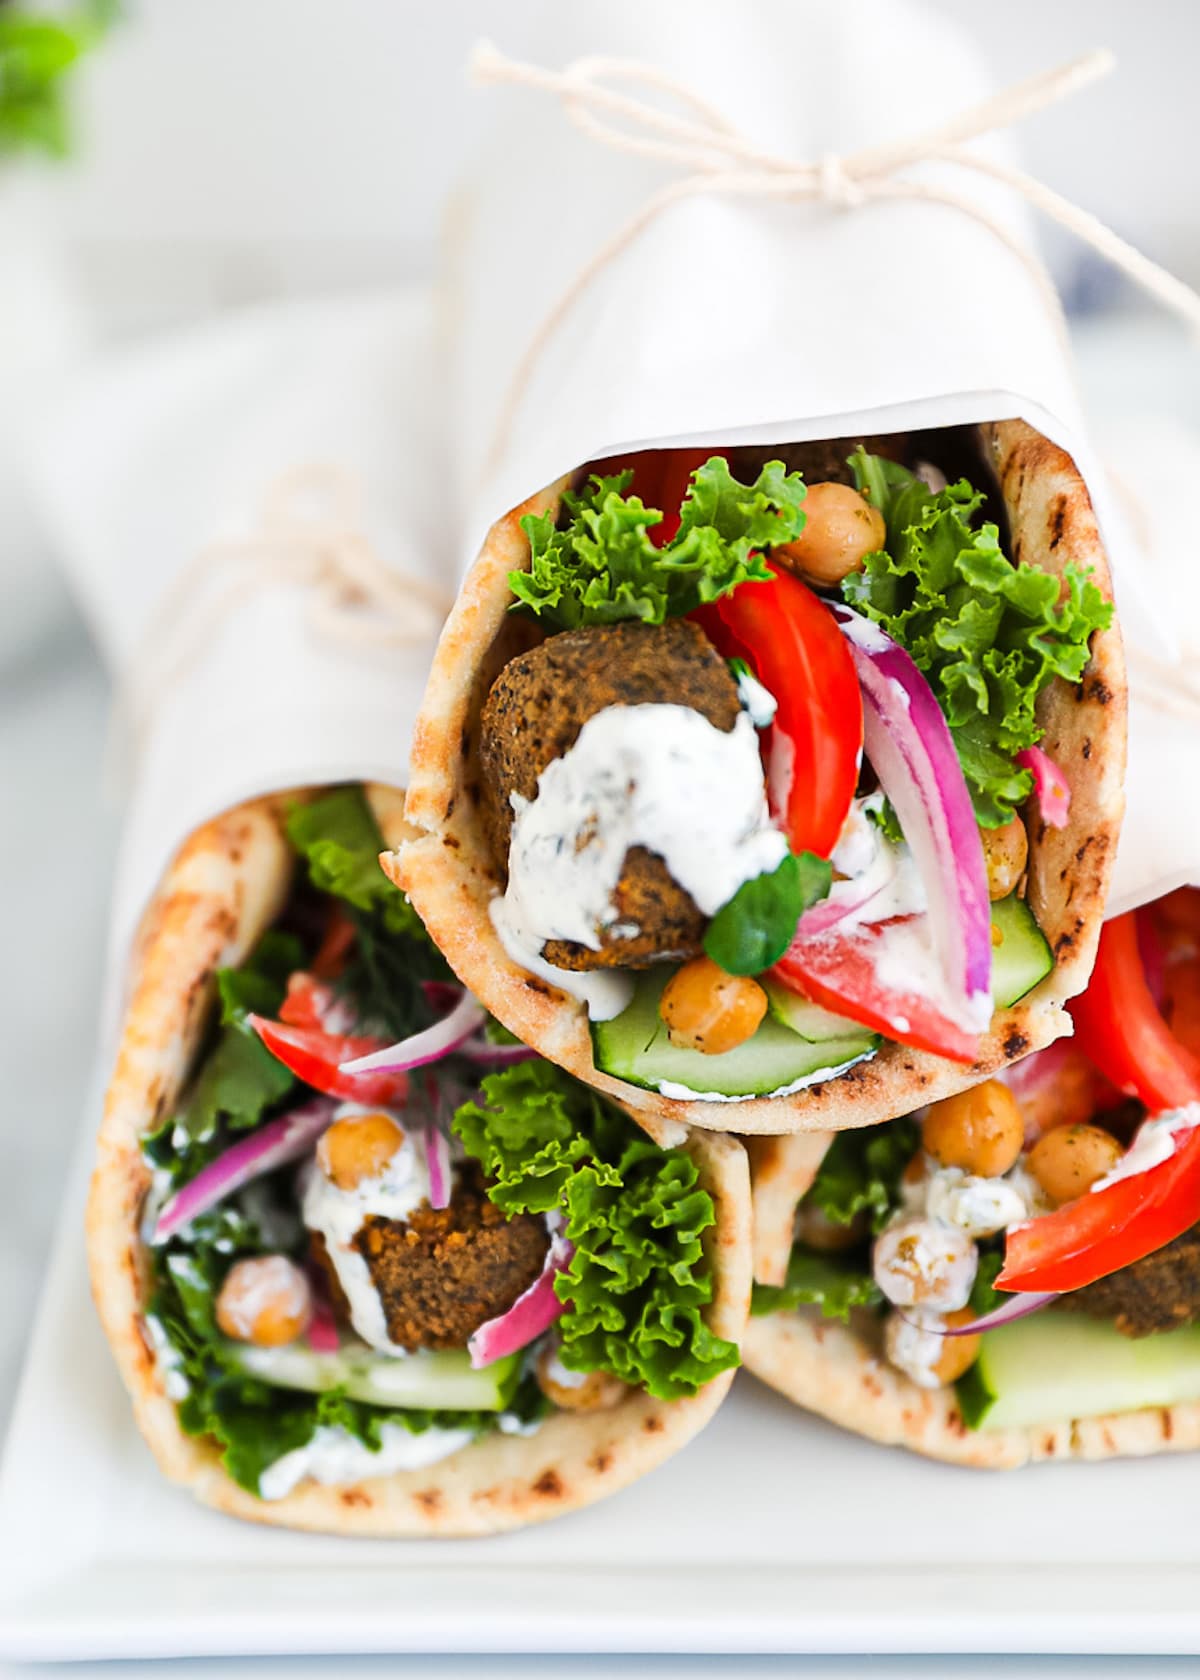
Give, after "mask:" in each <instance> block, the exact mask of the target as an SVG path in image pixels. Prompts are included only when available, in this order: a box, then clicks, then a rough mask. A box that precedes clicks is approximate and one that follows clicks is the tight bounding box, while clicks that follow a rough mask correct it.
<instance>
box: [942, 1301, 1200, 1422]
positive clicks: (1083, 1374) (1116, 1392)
mask: <svg viewBox="0 0 1200 1680" xmlns="http://www.w3.org/2000/svg"><path fill="white" fill-rule="evenodd" d="M958 1398H959V1404H960V1406H961V1408H962V1413H963V1417H964V1418H965V1420H966V1421H967V1423H968V1424H970V1425H971V1427H972V1428H975V1429H978V1428H980V1427H981V1426H982V1427H984V1428H986V1429H1023V1428H1028V1427H1030V1426H1032V1425H1035V1424H1040V1423H1060V1422H1062V1421H1064V1420H1065V1419H1067V1418H1084V1417H1104V1416H1106V1415H1107V1414H1108V1413H1110V1412H1134V1411H1140V1410H1141V1408H1142V1407H1143V1406H1175V1405H1180V1404H1182V1403H1183V1402H1184V1401H1189V1400H1200V1325H1194V1324H1189V1325H1185V1326H1184V1327H1183V1328H1181V1329H1179V1330H1163V1331H1160V1332H1159V1333H1158V1334H1157V1335H1153V1336H1139V1337H1136V1338H1134V1337H1131V1336H1122V1335H1121V1333H1120V1331H1119V1330H1117V1329H1116V1328H1115V1327H1114V1326H1113V1325H1112V1324H1108V1323H1105V1322H1104V1320H1102V1319H1095V1318H1087V1317H1085V1316H1084V1315H1083V1314H1082V1313H1065V1312H1040V1313H1038V1314H1036V1315H1035V1316H1033V1317H1030V1318H1022V1319H1018V1320H1017V1322H1016V1323H1015V1324H1006V1325H1004V1326H1003V1327H1002V1328H1001V1329H999V1330H989V1331H987V1332H986V1334H985V1335H984V1337H983V1346H982V1347H981V1349H980V1352H979V1358H978V1360H977V1361H976V1363H975V1364H974V1365H973V1366H972V1367H971V1369H970V1370H969V1371H968V1372H967V1374H966V1376H965V1377H963V1378H962V1379H961V1381H960V1382H959V1384H958Z"/></svg>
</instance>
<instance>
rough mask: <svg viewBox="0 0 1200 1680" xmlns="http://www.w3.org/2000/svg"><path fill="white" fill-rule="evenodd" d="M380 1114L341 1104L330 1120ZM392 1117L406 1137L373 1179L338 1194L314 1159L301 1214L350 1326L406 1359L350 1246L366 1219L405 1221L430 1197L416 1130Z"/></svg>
mask: <svg viewBox="0 0 1200 1680" xmlns="http://www.w3.org/2000/svg"><path fill="white" fill-rule="evenodd" d="M379 1112H384V1111H381V1110H379V1109H378V1108H374V1109H368V1108H364V1107H363V1106H362V1105H361V1104H359V1103H344V1104H343V1105H342V1106H341V1107H340V1108H339V1109H338V1111H337V1114H336V1115H335V1116H334V1118H335V1119H337V1120H341V1119H345V1118H346V1117H348V1116H350V1115H354V1114H367V1113H371V1114H374V1113H379ZM392 1118H393V1119H394V1120H395V1122H396V1124H397V1126H398V1127H399V1128H400V1130H401V1131H402V1132H403V1133H404V1142H403V1143H402V1144H401V1146H400V1148H399V1149H398V1150H397V1151H396V1153H395V1154H394V1155H393V1156H392V1158H391V1160H390V1161H388V1162H387V1163H386V1164H385V1166H384V1168H383V1170H382V1171H381V1172H380V1173H378V1174H377V1175H376V1177H374V1178H364V1179H361V1180H360V1181H359V1182H358V1183H357V1184H356V1185H355V1186H354V1188H353V1189H351V1190H342V1189H340V1188H339V1187H338V1186H337V1185H336V1184H334V1183H333V1181H332V1179H329V1178H327V1177H326V1176H325V1174H324V1173H323V1172H322V1171H321V1168H320V1166H319V1165H318V1164H317V1162H316V1161H315V1160H314V1161H313V1162H311V1163H310V1164H309V1166H308V1168H307V1169H306V1173H307V1176H306V1179H305V1183H304V1190H303V1194H302V1196H301V1202H300V1211H301V1215H302V1217H303V1219H304V1223H305V1225H306V1226H307V1227H308V1229H309V1230H310V1231H316V1232H317V1233H318V1234H319V1235H320V1236H321V1237H323V1238H324V1241H325V1249H326V1252H327V1253H328V1255H329V1259H330V1262H331V1264H332V1265H333V1269H334V1271H335V1272H336V1273H337V1279H338V1282H339V1283H340V1284H341V1286H342V1291H343V1293H344V1294H345V1297H346V1301H347V1303H348V1305H349V1308H350V1322H351V1324H352V1325H353V1326H354V1328H355V1330H356V1331H357V1332H358V1334H359V1335H360V1336H361V1337H362V1339H363V1341H364V1342H366V1343H367V1344H368V1345H369V1346H371V1347H373V1348H375V1349H376V1350H377V1351H378V1352H379V1353H390V1354H394V1355H396V1356H397V1357H398V1358H405V1357H407V1353H406V1350H405V1349H404V1348H402V1347H398V1346H397V1345H396V1344H395V1343H394V1342H393V1341H392V1340H391V1338H390V1337H389V1336H388V1331H387V1320H386V1318H385V1317H384V1311H383V1302H382V1301H381V1300H380V1299H379V1291H378V1290H377V1289H376V1287H375V1285H374V1283H373V1282H372V1281H371V1272H370V1268H369V1267H368V1265H367V1262H366V1261H365V1260H364V1259H363V1257H362V1255H361V1254H360V1253H359V1252H358V1250H357V1249H356V1248H355V1247H354V1239H355V1237H356V1236H357V1235H358V1233H359V1231H361V1230H362V1227H363V1225H364V1223H365V1221H366V1220H367V1218H368V1217H369V1216H371V1215H372V1214H373V1215H375V1216H376V1217H377V1218H379V1219H396V1220H405V1219H408V1218H409V1217H410V1216H411V1215H412V1214H413V1213H415V1212H416V1210H417V1208H419V1207H420V1206H421V1203H422V1202H425V1201H428V1199H429V1188H430V1186H429V1161H428V1157H427V1156H426V1153H425V1144H424V1140H423V1138H422V1137H421V1134H420V1132H418V1131H416V1130H415V1128H410V1127H409V1126H408V1125H407V1124H406V1123H405V1117H404V1115H403V1114H394V1115H393V1116H392Z"/></svg>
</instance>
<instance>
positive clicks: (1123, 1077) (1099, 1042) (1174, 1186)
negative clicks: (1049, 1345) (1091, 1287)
mask: <svg viewBox="0 0 1200 1680" xmlns="http://www.w3.org/2000/svg"><path fill="white" fill-rule="evenodd" d="M1070 1009H1071V1014H1072V1015H1073V1016H1074V1018H1075V1033H1076V1042H1077V1043H1078V1044H1079V1047H1080V1048H1081V1049H1082V1050H1083V1051H1084V1053H1085V1054H1086V1055H1087V1056H1088V1058H1089V1059H1090V1060H1091V1061H1092V1062H1094V1063H1095V1065H1096V1066H1097V1067H1098V1068H1099V1069H1100V1071H1101V1072H1102V1073H1103V1074H1104V1075H1105V1076H1106V1077H1107V1078H1108V1079H1110V1080H1111V1081H1112V1083H1113V1084H1114V1085H1116V1086H1118V1087H1119V1089H1120V1090H1122V1091H1125V1092H1126V1093H1128V1094H1129V1095H1131V1096H1136V1097H1139V1098H1140V1099H1141V1101H1142V1102H1143V1103H1145V1105H1146V1107H1147V1108H1148V1109H1149V1111H1150V1113H1151V1114H1158V1113H1163V1112H1169V1111H1170V1110H1172V1109H1176V1108H1183V1107H1185V1106H1186V1105H1187V1104H1189V1103H1194V1102H1200V1060H1198V1059H1197V1058H1196V1057H1195V1056H1194V1055H1192V1053H1191V1052H1190V1051H1189V1050H1188V1049H1186V1048H1185V1046H1184V1045H1182V1044H1181V1043H1180V1042H1179V1041H1178V1039H1176V1038H1175V1036H1174V1035H1173V1034H1172V1032H1171V1030H1170V1028H1169V1027H1168V1026H1167V1024H1166V1022H1165V1021H1164V1020H1163V1018H1162V1016H1161V1015H1160V1014H1159V1012H1158V1009H1157V1007H1156V1005H1155V1002H1154V998H1153V996H1152V994H1151V991H1150V988H1149V986H1148V985H1147V982H1146V974H1145V970H1144V968H1143V965H1142V958H1141V954H1140V951H1139V944H1138V924H1137V917H1136V915H1135V914H1133V913H1132V912H1131V913H1129V914H1128V915H1124V916H1115V917H1114V918H1113V920H1112V921H1111V922H1106V923H1105V925H1104V929H1103V931H1102V932H1101V935H1100V948H1099V951H1098V953H1097V956H1096V966H1095V968H1094V969H1093V971H1092V978H1091V980H1090V981H1089V983H1088V988H1087V991H1086V992H1084V993H1083V995H1082V997H1077V998H1076V999H1075V1000H1074V1001H1073V1002H1072V1003H1071V1005H1070ZM1198 1220H1200V1127H1197V1128H1193V1129H1191V1130H1189V1131H1187V1132H1184V1133H1181V1134H1180V1135H1179V1137H1178V1138H1177V1141H1176V1144H1175V1152H1174V1154H1173V1155H1171V1156H1170V1158H1169V1159H1168V1160H1166V1161H1163V1162H1162V1163H1161V1164H1160V1165H1159V1166H1156V1167H1150V1168H1149V1169H1148V1170H1147V1171H1146V1172H1141V1173H1137V1174H1136V1175H1134V1176H1133V1177H1130V1178H1124V1179H1119V1180H1118V1181H1117V1182H1116V1183H1115V1184H1112V1185H1109V1186H1108V1188H1107V1189H1105V1190H1094V1191H1088V1192H1087V1193H1086V1194H1085V1195H1083V1196H1080V1197H1078V1198H1077V1199H1076V1200H1075V1201H1073V1202H1068V1203H1067V1204H1066V1206H1065V1207H1061V1208H1058V1209H1056V1211H1055V1212H1054V1213H1048V1214H1045V1215H1044V1216H1043V1217H1042V1218H1040V1219H1033V1220H1030V1221H1029V1222H1028V1224H1025V1225H1018V1226H1016V1227H1014V1229H1013V1230H1011V1231H1010V1232H1009V1234H1008V1241H1007V1244H1006V1246H1005V1255H1004V1270H1003V1271H1002V1272H1001V1273H1000V1276H999V1277H998V1278H997V1279H996V1286H997V1288H999V1289H1017V1290H1032V1289H1056V1290H1068V1289H1082V1288H1083V1286H1084V1285H1085V1284H1088V1283H1093V1282H1095V1280H1096V1279H1097V1278H1102V1277H1108V1276H1109V1275H1110V1273H1112V1272H1117V1271H1120V1270H1121V1268H1122V1267H1123V1266H1130V1265H1132V1264H1133V1262H1134V1261H1135V1260H1141V1259H1142V1258H1143V1257H1144V1256H1145V1255H1147V1254H1153V1253H1154V1251H1155V1250H1156V1249H1159V1248H1162V1247H1164V1246H1165V1245H1166V1244H1167V1243H1169V1242H1173V1241H1174V1239H1175V1238H1176V1237H1178V1236H1182V1234H1183V1233H1184V1231H1186V1230H1188V1229H1189V1228H1190V1227H1191V1226H1192V1225H1194V1224H1196V1223H1197V1221H1198Z"/></svg>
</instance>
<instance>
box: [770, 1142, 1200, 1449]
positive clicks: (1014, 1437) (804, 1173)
mask: <svg viewBox="0 0 1200 1680" xmlns="http://www.w3.org/2000/svg"><path fill="white" fill-rule="evenodd" d="M818 1141H819V1144H820V1146H819V1147H815V1148H814V1147H813V1145H814V1143H817V1142H818ZM829 1141H830V1140H829V1139H828V1138H826V1139H822V1140H817V1138H816V1136H815V1134H809V1135H804V1134H796V1135H794V1136H792V1137H782V1138H751V1139H750V1140H749V1152H750V1174H751V1185H752V1191H753V1199H754V1281H755V1282H756V1283H768V1284H776V1285H778V1284H782V1283H783V1282H784V1279H785V1277H786V1275H787V1264H788V1257H789V1255H790V1254H791V1250H792V1235H793V1229H794V1225H795V1219H796V1209H797V1207H798V1206H799V1204H800V1201H801V1199H802V1198H803V1197H804V1196H805V1195H806V1194H807V1192H808V1191H809V1189H810V1188H811V1186H812V1182H813V1179H814V1177H815V1176H816V1172H817V1168H818V1167H819V1166H820V1164H821V1159H822V1156H823V1155H824V1153H825V1148H826V1147H827V1145H828V1143H829ZM742 1361H743V1363H744V1365H745V1368H746V1370H747V1371H749V1372H750V1373H751V1374H752V1375H753V1376H756V1377H758V1378H759V1380H760V1381H761V1382H765V1383H768V1384H769V1385H770V1386H771V1387H772V1388H774V1389H778V1391H779V1393H780V1394H783V1395H786V1396H787V1398H788V1399H789V1400H792V1401H794V1402H795V1404H796V1405H797V1406H803V1408H804V1409H805V1411H808V1412H816V1413H817V1414H818V1415H819V1416H820V1417H823V1418H828V1419H829V1421H830V1422H831V1423H836V1424H840V1426H841V1427H842V1428H843V1429H849V1430H851V1431H853V1433H854V1434H856V1435H865V1436H866V1437H867V1439H868V1440H871V1441H878V1442H880V1443H881V1444H882V1445H883V1446H889V1447H896V1446H899V1447H908V1448H910V1449H911V1451H913V1452H918V1453H923V1454H924V1455H925V1456H926V1457H927V1458H940V1459H944V1460H945V1461H946V1462H947V1463H950V1464H965V1465H969V1466H971V1467H973V1468H975V1469H984V1470H1009V1469H1014V1468H1016V1467H1017V1466H1018V1465H1021V1464H1031V1463H1033V1462H1035V1461H1037V1460H1040V1459H1052V1458H1081V1459H1096V1458H1117V1457H1135V1456H1141V1455H1144V1454H1146V1453H1154V1452H1186V1451H1190V1450H1191V1449H1193V1448H1195V1447H1200V1404H1188V1405H1180V1406H1167V1407H1152V1408H1146V1409H1143V1410H1142V1411H1137V1412H1120V1413H1114V1414H1113V1415H1111V1416H1107V1417H1091V1418H1065V1419H1062V1420H1060V1421H1058V1422H1050V1423H1045V1424H1039V1425H1038V1426H1037V1427H1036V1428H1030V1429H969V1428H968V1427H967V1425H966V1424H965V1423H964V1422H963V1419H962V1414H961V1412H960V1411H959V1409H958V1405H957V1402H956V1400H955V1394H954V1390H953V1388H937V1389H928V1388H919V1387H918V1386H917V1384H916V1383H915V1382H913V1381H912V1380H911V1379H910V1378H909V1377H906V1376H905V1375H904V1373H903V1372H902V1371H898V1370H897V1369H896V1367H895V1366H894V1365H892V1364H890V1363H889V1362H888V1360H887V1359H886V1358H885V1357H884V1352H883V1337H882V1323H881V1321H880V1320H879V1319H878V1318H877V1317H876V1316H875V1315H874V1314H873V1313H868V1312H857V1313H853V1314H852V1315H851V1322H850V1324H849V1325H845V1324H841V1323H838V1322H837V1321H836V1320H833V1319H828V1318H822V1316H821V1314H820V1312H819V1310H818V1309H817V1308H815V1307H811V1308H804V1309H802V1310H801V1311H799V1312H777V1313H770V1314H768V1315H767V1316H765V1317H762V1318H751V1319H750V1321H749V1323H748V1324H747V1325H746V1330H745V1333H744V1336H743V1339H742Z"/></svg>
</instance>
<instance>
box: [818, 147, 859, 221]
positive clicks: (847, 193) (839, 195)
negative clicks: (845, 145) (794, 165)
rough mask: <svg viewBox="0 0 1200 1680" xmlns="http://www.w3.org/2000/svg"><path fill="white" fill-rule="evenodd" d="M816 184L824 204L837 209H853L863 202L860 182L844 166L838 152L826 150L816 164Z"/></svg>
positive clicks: (843, 161)
mask: <svg viewBox="0 0 1200 1680" xmlns="http://www.w3.org/2000/svg"><path fill="white" fill-rule="evenodd" d="M817 186H818V189H819V191H820V194H821V197H822V198H823V199H824V201H825V203H826V204H831V205H833V206H834V207H835V208H836V209H838V210H854V209H856V208H857V207H858V205H860V204H862V203H864V202H865V200H866V197H867V194H866V192H865V191H864V190H863V187H862V184H861V182H859V181H856V180H855V178H854V176H853V175H851V173H850V171H849V170H848V169H847V168H846V160H845V159H844V158H843V157H842V156H841V155H840V153H838V152H826V153H825V155H824V157H823V158H822V159H821V161H820V163H819V164H818V165H817Z"/></svg>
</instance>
